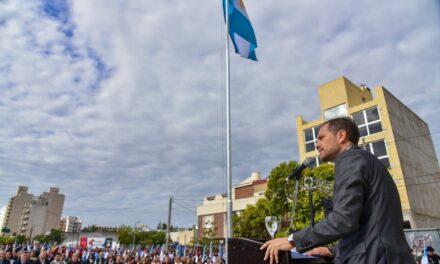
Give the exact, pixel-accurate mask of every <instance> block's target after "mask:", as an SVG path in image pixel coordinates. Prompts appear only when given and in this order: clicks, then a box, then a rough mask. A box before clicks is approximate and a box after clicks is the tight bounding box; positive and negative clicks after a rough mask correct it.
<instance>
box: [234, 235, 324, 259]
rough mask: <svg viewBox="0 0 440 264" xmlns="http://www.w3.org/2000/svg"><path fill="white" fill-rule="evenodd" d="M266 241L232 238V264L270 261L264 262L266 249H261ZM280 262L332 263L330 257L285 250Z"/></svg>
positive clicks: (281, 254)
mask: <svg viewBox="0 0 440 264" xmlns="http://www.w3.org/2000/svg"><path fill="white" fill-rule="evenodd" d="M264 242H265V241H262V240H252V239H248V238H230V239H229V240H228V243H229V252H228V260H229V263H230V264H235V263H237V264H243V263H269V262H264V254H265V251H264V250H260V247H261V246H262V245H263V243H264ZM279 260H280V262H279V264H290V263H295V264H297V263H299V264H301V263H315V264H318V263H327V264H328V263H332V262H331V261H330V260H328V259H324V258H319V257H310V256H305V255H302V254H300V253H297V252H290V251H284V252H281V253H280V256H279Z"/></svg>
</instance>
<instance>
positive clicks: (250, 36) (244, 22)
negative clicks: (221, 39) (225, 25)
mask: <svg viewBox="0 0 440 264" xmlns="http://www.w3.org/2000/svg"><path fill="white" fill-rule="evenodd" d="M222 1H223V15H224V17H225V19H226V16H225V9H226V8H225V7H226V6H225V2H226V1H228V13H229V36H230V37H231V40H232V43H233V44H234V48H235V53H237V54H240V56H241V57H243V58H247V59H251V60H254V61H256V60H257V56H256V55H255V49H256V48H257V39H256V38H255V33H254V29H253V28H252V25H251V21H250V20H249V16H248V14H247V12H246V8H245V7H244V4H243V1H242V0H222Z"/></svg>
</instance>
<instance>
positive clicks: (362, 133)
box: [359, 126, 368, 137]
mask: <svg viewBox="0 0 440 264" xmlns="http://www.w3.org/2000/svg"><path fill="white" fill-rule="evenodd" d="M367 135H368V131H367V127H366V126H363V127H360V128H359V136H361V137H365V136H367Z"/></svg>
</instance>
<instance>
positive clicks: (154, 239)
mask: <svg viewBox="0 0 440 264" xmlns="http://www.w3.org/2000/svg"><path fill="white" fill-rule="evenodd" d="M117 234H118V240H119V243H120V244H121V245H125V246H131V245H132V243H133V235H134V237H135V244H136V245H142V246H146V245H161V244H164V243H165V232H160V231H149V232H140V231H139V230H137V229H136V230H135V234H133V228H131V227H128V226H125V227H121V228H119V230H118V232H117Z"/></svg>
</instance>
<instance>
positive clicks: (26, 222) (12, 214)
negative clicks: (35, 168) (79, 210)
mask: <svg viewBox="0 0 440 264" xmlns="http://www.w3.org/2000/svg"><path fill="white" fill-rule="evenodd" d="M27 191H28V187H26V186H19V187H18V191H17V195H15V196H14V197H12V198H10V199H9V203H8V205H7V207H6V214H5V220H4V226H5V227H6V228H7V229H9V230H10V234H13V235H14V234H15V235H17V234H22V235H26V236H28V237H29V236H32V237H34V236H36V235H39V234H43V233H46V232H48V231H50V230H52V229H57V228H58V225H59V222H60V218H61V213H62V210H63V205H64V195H63V194H59V189H58V188H50V190H49V192H44V193H43V194H41V195H40V196H34V195H32V194H30V193H28V192H27ZM55 219H56V221H55Z"/></svg>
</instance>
